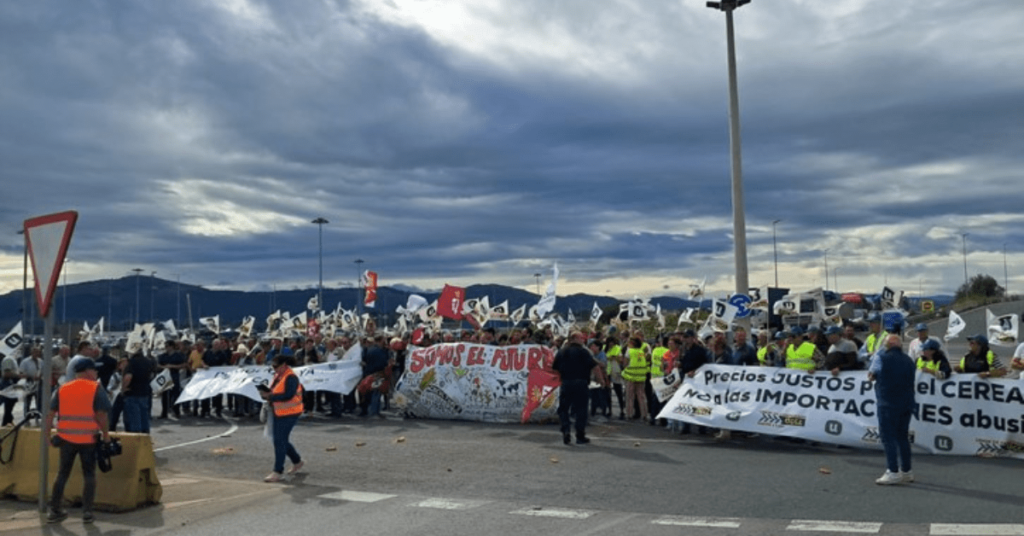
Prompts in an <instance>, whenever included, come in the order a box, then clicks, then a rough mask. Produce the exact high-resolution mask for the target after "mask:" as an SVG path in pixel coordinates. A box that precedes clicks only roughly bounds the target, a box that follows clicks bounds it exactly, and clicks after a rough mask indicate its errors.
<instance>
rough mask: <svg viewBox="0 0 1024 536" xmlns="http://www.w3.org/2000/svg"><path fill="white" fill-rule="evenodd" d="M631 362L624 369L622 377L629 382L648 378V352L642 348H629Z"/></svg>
mask: <svg viewBox="0 0 1024 536" xmlns="http://www.w3.org/2000/svg"><path fill="white" fill-rule="evenodd" d="M628 355H629V364H628V365H626V368H624V369H622V379H623V380H626V381H628V382H642V381H644V380H646V379H647V354H646V353H644V351H643V349H642V348H630V349H629V354H628Z"/></svg>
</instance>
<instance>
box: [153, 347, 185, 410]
mask: <svg viewBox="0 0 1024 536" xmlns="http://www.w3.org/2000/svg"><path fill="white" fill-rule="evenodd" d="M157 365H159V367H160V369H166V370H168V371H169V372H170V374H171V388H170V389H167V390H165V391H164V392H163V393H161V394H160V418H161V419H166V418H167V417H168V409H172V410H173V411H172V413H174V417H175V418H179V417H181V408H180V407H179V406H177V405H175V404H174V401H175V400H177V399H178V396H180V395H181V371H182V370H184V369H186V368H187V367H188V363H186V359H185V355H184V354H182V353H181V352H179V351H178V343H177V342H175V341H167V342H166V343H164V353H162V354H160V355H159V356H158V357H157ZM172 405H173V408H172Z"/></svg>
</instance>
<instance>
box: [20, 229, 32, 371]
mask: <svg viewBox="0 0 1024 536" xmlns="http://www.w3.org/2000/svg"><path fill="white" fill-rule="evenodd" d="M18 234H20V235H22V241H23V242H24V245H23V247H22V249H23V250H24V251H23V256H24V260H23V262H24V266H23V268H22V272H21V332H22V333H32V330H31V329H29V327H28V321H27V320H28V318H27V317H28V241H27V240H25V239H24V235H25V230H24V229H19V230H18ZM33 320H34V319H33ZM22 355H26V354H25V352H24V348H22Z"/></svg>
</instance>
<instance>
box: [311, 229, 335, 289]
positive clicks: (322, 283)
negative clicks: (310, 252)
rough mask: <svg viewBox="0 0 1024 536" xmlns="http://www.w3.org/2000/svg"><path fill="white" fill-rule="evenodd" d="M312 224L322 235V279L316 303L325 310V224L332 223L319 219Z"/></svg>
mask: <svg viewBox="0 0 1024 536" xmlns="http://www.w3.org/2000/svg"><path fill="white" fill-rule="evenodd" d="M312 223H315V224H316V226H317V228H318V230H319V235H320V255H319V258H320V279H319V283H317V287H316V288H317V291H316V303H317V305H318V306H319V307H320V308H321V309H323V308H324V224H325V223H331V222H329V221H327V219H326V218H317V219H315V220H313V222H312Z"/></svg>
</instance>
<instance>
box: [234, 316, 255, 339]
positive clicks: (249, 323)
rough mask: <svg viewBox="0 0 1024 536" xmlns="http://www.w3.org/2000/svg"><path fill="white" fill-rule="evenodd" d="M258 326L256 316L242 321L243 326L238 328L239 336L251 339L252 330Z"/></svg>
mask: <svg viewBox="0 0 1024 536" xmlns="http://www.w3.org/2000/svg"><path fill="white" fill-rule="evenodd" d="M255 325H256V317H255V316H247V317H245V318H243V319H242V325H241V326H239V327H238V336H239V337H245V338H249V337H251V336H252V328H253V326H255Z"/></svg>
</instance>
